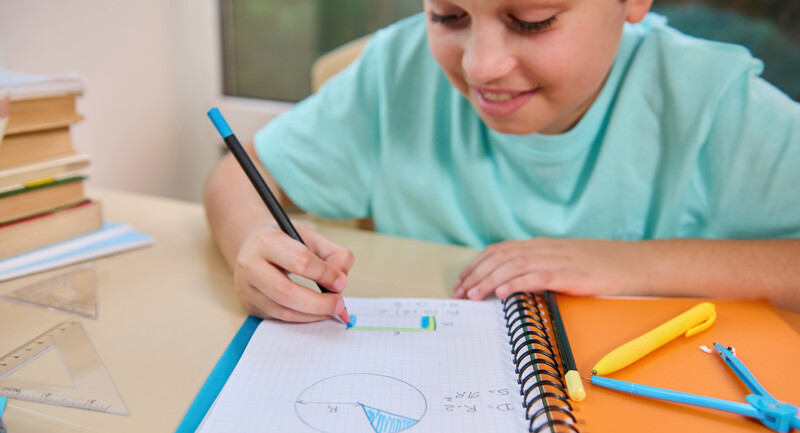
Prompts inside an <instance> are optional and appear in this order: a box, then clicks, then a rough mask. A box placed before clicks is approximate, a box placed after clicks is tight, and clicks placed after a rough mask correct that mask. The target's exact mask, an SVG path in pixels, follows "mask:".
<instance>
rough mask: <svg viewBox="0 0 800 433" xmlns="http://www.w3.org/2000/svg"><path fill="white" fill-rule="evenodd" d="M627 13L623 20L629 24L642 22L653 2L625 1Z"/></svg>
mask: <svg viewBox="0 0 800 433" xmlns="http://www.w3.org/2000/svg"><path fill="white" fill-rule="evenodd" d="M627 3H628V13H627V15H626V17H625V20H626V21H628V22H629V23H631V24H636V23H638V22H639V21H641V20H643V19H644V17H645V15H647V12H649V11H650V6H651V5H652V4H653V0H627Z"/></svg>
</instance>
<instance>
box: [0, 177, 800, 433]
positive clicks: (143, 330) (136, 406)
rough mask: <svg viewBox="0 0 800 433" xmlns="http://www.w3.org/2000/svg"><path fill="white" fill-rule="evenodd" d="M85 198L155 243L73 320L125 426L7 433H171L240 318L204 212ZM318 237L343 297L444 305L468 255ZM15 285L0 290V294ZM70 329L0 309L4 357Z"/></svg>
mask: <svg viewBox="0 0 800 433" xmlns="http://www.w3.org/2000/svg"><path fill="white" fill-rule="evenodd" d="M91 196H92V197H94V198H96V199H98V200H99V201H101V202H102V204H103V210H104V213H105V217H106V219H108V220H112V221H121V222H127V223H129V224H131V225H132V226H133V227H134V228H135V229H137V230H139V231H142V232H144V233H147V234H149V235H151V236H152V237H153V238H154V239H155V245H154V246H152V247H148V248H144V249H140V250H135V251H130V252H126V253H123V254H119V255H116V256H112V257H107V258H103V259H100V260H96V261H95V263H96V282H97V296H98V318H97V319H96V320H89V319H81V320H80V321H81V322H82V323H83V326H84V328H85V329H86V331H87V333H88V334H89V337H90V338H91V340H92V343H93V344H94V347H95V349H96V351H97V352H98V354H99V355H100V358H101V359H102V361H103V363H104V365H105V367H106V369H107V370H108V372H109V374H110V375H111V377H112V378H113V380H114V383H115V385H116V387H117V390H118V391H119V393H120V395H121V396H122V399H123V400H124V401H125V404H126V405H127V408H128V411H129V412H130V416H120V415H111V414H104V413H96V412H89V411H83V410H77V409H68V408H62V407H56V406H48V405H41V404H36V403H28V402H23V401H10V402H9V407H8V409H7V411H6V416H5V421H6V424H7V426H8V428H9V431H11V432H51V431H60V432H87V431H88V432H108V431H114V432H117V433H123V432H137V433H138V432H151V431H153V432H155V431H158V432H161V431H173V430H174V429H175V428H176V427H177V425H178V423H179V422H180V420H181V418H182V417H183V415H184V413H185V411H186V409H187V408H188V407H189V404H190V403H191V401H192V399H193V398H194V396H195V394H196V393H197V391H198V390H199V389H200V387H201V386H202V384H203V382H204V381H205V379H206V378H207V377H208V374H209V373H210V371H211V369H212V368H213V367H214V365H215V363H216V362H217V360H218V359H219V357H220V355H221V354H222V352H223V351H224V350H225V348H226V347H227V345H228V343H229V342H230V341H231V339H232V338H233V336H234V334H235V333H236V331H237V330H238V329H239V327H240V326H241V324H242V323H243V321H244V320H245V318H246V314H245V312H244V311H243V310H242V308H241V307H240V306H239V304H238V303H237V301H236V298H235V295H234V293H233V290H232V276H231V273H230V271H229V270H228V268H227V266H226V265H225V263H224V261H223V259H222V257H221V256H220V255H219V253H218V252H217V250H216V247H215V246H214V244H213V243H212V241H211V238H210V236H209V232H208V229H207V226H206V222H205V217H204V215H203V209H202V207H201V205H199V204H197V203H187V202H180V201H176V200H169V199H162V198H155V197H148V196H141V195H134V194H127V193H120V192H113V191H92V192H91ZM320 230H321V231H322V232H323V233H325V234H326V235H327V236H329V237H330V238H332V239H334V240H336V241H337V242H339V243H341V244H342V245H345V246H347V247H348V248H350V249H351V250H352V251H353V253H354V254H355V256H356V264H355V266H354V267H353V269H352V271H351V274H350V284H349V287H348V289H347V295H348V296H363V297H369V296H376V295H380V296H396V297H429V298H445V297H450V296H452V292H451V289H450V287H451V286H452V284H453V282H454V281H455V278H456V276H457V275H458V273H459V272H460V271H461V269H463V267H464V266H465V265H466V264H467V263H468V262H469V260H470V259H471V258H472V257H473V256H474V254H475V251H473V250H469V249H466V248H460V247H454V246H448V245H440V244H431V243H425V242H418V241H413V240H408V239H402V238H395V237H388V236H381V235H377V234H374V233H369V232H363V231H355V230H350V229H343V228H336V227H327V226H322V227H320ZM33 278H42V276H41V275H39V276H38V277H28V279H33ZM20 282H21V280H17V281H15V282H13V283H14V284H19V283H20ZM11 283H12V282H7V283H0V291H4V290H5V288H7V287H8V285H9V284H11ZM74 318H75V316H71V315H67V314H63V313H58V312H52V311H46V310H44V309H40V308H35V307H27V306H22V305H18V304H14V303H10V302H6V301H0V330H2V338H0V354H5V353H8V352H9V351H11V350H12V349H14V348H16V347H18V346H19V345H21V344H23V343H25V342H26V341H28V340H29V339H30V338H33V337H34V336H36V335H38V334H40V333H41V332H43V331H45V330H47V329H48V328H50V327H51V326H53V325H55V324H57V323H60V322H62V321H64V320H68V319H74ZM785 319H786V320H787V321H790V322H791V324H792V325H793V326H794V327H795V329H797V330H798V332H800V316H798V315H793V314H791V313H786V315H785Z"/></svg>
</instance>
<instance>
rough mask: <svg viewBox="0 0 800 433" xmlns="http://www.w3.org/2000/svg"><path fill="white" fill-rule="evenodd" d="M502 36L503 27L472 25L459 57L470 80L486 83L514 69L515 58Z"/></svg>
mask: <svg viewBox="0 0 800 433" xmlns="http://www.w3.org/2000/svg"><path fill="white" fill-rule="evenodd" d="M504 37H505V35H504V31H503V29H498V28H496V27H495V28H492V27H488V26H487V27H485V28H479V27H478V26H474V27H473V29H472V33H471V35H470V38H469V39H468V41H467V44H466V46H465V47H464V55H463V57H462V58H461V66H462V68H464V72H465V73H466V74H467V77H468V78H469V79H470V80H471V81H472V82H474V83H480V84H488V83H491V82H492V81H495V80H497V79H499V78H503V77H505V76H506V75H508V74H509V73H511V71H513V70H514V68H515V67H516V65H517V60H516V58H515V57H514V56H513V55H512V53H510V52H509V50H508V47H507V45H506V44H505V41H504V40H503V39H504Z"/></svg>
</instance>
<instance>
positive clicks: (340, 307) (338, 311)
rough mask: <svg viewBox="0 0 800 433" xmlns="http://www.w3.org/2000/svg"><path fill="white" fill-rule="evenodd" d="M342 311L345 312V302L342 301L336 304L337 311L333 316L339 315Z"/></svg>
mask: <svg viewBox="0 0 800 433" xmlns="http://www.w3.org/2000/svg"><path fill="white" fill-rule="evenodd" d="M342 311H344V301H343V300H341V299H340V300H339V301H338V302H337V303H336V309H335V310H334V311H333V314H339V313H341V312H342Z"/></svg>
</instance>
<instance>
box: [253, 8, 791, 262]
mask: <svg viewBox="0 0 800 433" xmlns="http://www.w3.org/2000/svg"><path fill="white" fill-rule="evenodd" d="M761 70H762V64H761V62H760V61H759V60H756V59H754V58H752V56H751V55H750V54H749V53H748V52H747V50H745V49H744V48H742V47H739V46H735V45H728V44H722V43H716V42H710V41H703V40H699V39H695V38H691V37H688V36H685V35H683V34H681V33H679V32H677V31H675V30H674V29H671V28H669V27H668V26H667V25H666V22H665V20H664V19H663V18H662V17H660V16H657V15H653V14H651V15H649V16H648V17H647V18H646V19H645V20H644V21H643V22H642V23H640V24H637V25H626V28H625V32H624V36H623V39H622V42H621V46H620V49H619V53H618V55H617V59H616V61H615V63H614V66H613V68H612V70H611V73H610V75H609V77H608V79H607V81H606V83H605V85H604V87H603V89H602V91H601V93H600V94H599V96H598V97H597V99H596V100H595V102H594V104H593V105H592V106H591V108H590V109H589V110H588V111H587V112H586V114H585V115H584V116H583V118H582V119H581V120H580V121H579V122H578V123H577V124H576V125H575V126H574V127H573V128H572V129H571V130H569V131H567V132H565V133H563V134H558V135H542V134H530V135H525V136H517V135H506V134H501V133H498V132H496V131H493V130H491V129H489V128H488V127H487V126H486V125H485V124H484V123H483V122H482V121H481V120H480V118H479V117H478V115H477V114H476V112H475V110H474V109H473V107H472V106H471V105H470V103H469V102H468V101H467V100H466V99H465V98H464V97H462V96H461V94H460V93H459V92H458V91H457V90H456V89H455V88H454V87H453V86H452V85H451V84H450V82H449V81H448V80H447V78H446V77H445V75H444V73H443V72H442V71H441V69H440V68H439V66H438V65H437V64H436V62H435V61H434V59H433V57H432V56H431V53H430V50H429V48H428V43H427V37H426V32H425V16H424V15H422V14H420V15H416V16H413V17H410V18H407V19H405V20H403V21H400V22H398V23H396V24H394V25H392V26H390V27H388V28H386V29H383V30H381V31H378V32H377V33H376V34H375V35H374V37H373V38H372V40H371V41H370V42H369V44H368V45H367V47H366V48H365V50H364V52H363V53H362V55H361V56H360V58H359V59H358V60H357V61H356V62H355V63H354V64H352V65H351V66H350V67H349V68H348V69H346V70H345V71H343V72H342V73H340V74H338V75H337V76H335V77H334V78H332V79H331V80H329V81H328V82H327V83H326V84H325V85H324V86H323V87H322V89H321V90H320V91H319V92H318V93H317V94H315V95H313V96H311V97H309V98H307V99H305V100H304V101H302V102H300V103H298V104H297V105H296V106H295V107H294V108H293V109H292V110H290V111H289V112H287V113H285V114H283V115H281V116H279V117H278V118H276V119H275V120H273V121H272V122H270V123H269V124H268V125H267V126H266V127H264V128H263V129H262V130H261V131H259V132H258V133H257V134H256V137H255V143H256V149H257V152H258V155H259V158H260V159H261V161H262V162H263V164H264V165H265V166H266V167H267V168H268V169H269V171H270V172H271V173H272V174H273V176H274V177H275V179H276V180H277V182H278V183H279V184H280V186H281V187H282V188H283V189H284V191H285V192H286V193H287V194H288V196H289V197H290V198H291V199H292V200H293V201H294V202H295V203H296V204H297V205H298V206H300V207H301V208H303V209H305V210H306V211H309V212H312V213H315V214H317V215H320V216H324V217H329V218H353V217H365V216H370V217H372V218H373V219H374V222H375V227H376V230H377V231H379V232H381V233H386V234H390V235H398V236H405V237H411V238H417V239H424V240H429V241H436V242H446V243H454V244H460V245H467V246H470V247H475V248H482V247H485V246H486V245H488V244H491V243H495V242H499V241H504V240H512V239H529V238H532V237H536V236H549V237H591V238H606V239H622V240H641V239H657V238H676V237H703V238H749V239H755V238H785V237H800V104H798V103H796V102H794V101H792V100H791V99H789V98H788V97H787V96H785V95H784V94H782V93H781V92H780V91H778V90H777V89H775V88H774V87H772V86H771V85H769V84H768V83H767V82H766V81H764V80H763V79H761V78H760V77H759V76H758V75H759V74H760V72H761Z"/></svg>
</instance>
